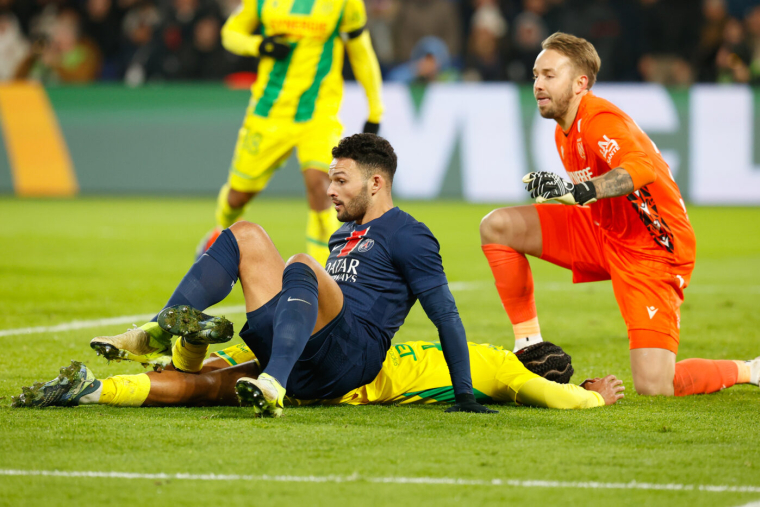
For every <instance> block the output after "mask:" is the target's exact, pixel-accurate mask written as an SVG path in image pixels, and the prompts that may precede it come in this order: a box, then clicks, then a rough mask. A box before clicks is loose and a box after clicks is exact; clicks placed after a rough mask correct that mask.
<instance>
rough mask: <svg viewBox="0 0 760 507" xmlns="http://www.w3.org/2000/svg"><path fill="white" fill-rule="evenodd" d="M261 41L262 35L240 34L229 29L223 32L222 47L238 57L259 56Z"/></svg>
mask: <svg viewBox="0 0 760 507" xmlns="http://www.w3.org/2000/svg"><path fill="white" fill-rule="evenodd" d="M261 41H262V37H261V35H250V34H245V33H240V32H238V31H236V30H233V29H229V28H227V27H225V29H223V30H222V46H224V49H226V50H227V51H229V52H230V53H234V54H236V55H240V56H259V46H260V45H261Z"/></svg>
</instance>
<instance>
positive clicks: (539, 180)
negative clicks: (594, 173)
mask: <svg viewBox="0 0 760 507" xmlns="http://www.w3.org/2000/svg"><path fill="white" fill-rule="evenodd" d="M522 180H523V183H525V190H527V191H528V192H530V196H531V197H532V198H534V199H535V200H536V202H538V203H542V202H546V201H557V202H561V203H562V204H580V205H585V204H590V203H592V202H596V188H595V187H594V184H593V183H591V182H590V181H587V182H585V183H579V184H578V185H574V184H573V183H572V182H570V181H567V180H563V179H562V178H560V177H559V175H557V174H554V173H551V172H548V171H539V172H534V173H528V174H526V175H525V176H523V179H522Z"/></svg>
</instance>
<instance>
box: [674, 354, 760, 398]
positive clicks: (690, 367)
mask: <svg viewBox="0 0 760 507" xmlns="http://www.w3.org/2000/svg"><path fill="white" fill-rule="evenodd" d="M739 363H743V362H742V361H726V360H711V359H684V360H683V361H679V362H677V363H676V375H675V377H674V378H673V388H674V390H675V395H676V396H688V395H690V394H708V393H714V392H716V391H720V390H721V389H726V388H728V387H731V386H732V385H734V384H737V383H746V382H749V375H748V374H746V373H747V372H744V371H740V370H741V368H740V365H739ZM744 366H745V367H746V368H747V369H749V367H748V366H747V365H746V364H744ZM740 374H744V375H741V377H740ZM745 376H746V379H745ZM740 381H742V382H740Z"/></svg>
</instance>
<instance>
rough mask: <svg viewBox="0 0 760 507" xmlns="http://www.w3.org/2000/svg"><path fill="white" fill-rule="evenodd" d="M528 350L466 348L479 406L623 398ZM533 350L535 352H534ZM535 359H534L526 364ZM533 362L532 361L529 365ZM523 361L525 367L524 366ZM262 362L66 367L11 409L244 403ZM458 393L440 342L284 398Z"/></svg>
mask: <svg viewBox="0 0 760 507" xmlns="http://www.w3.org/2000/svg"><path fill="white" fill-rule="evenodd" d="M532 348H537V349H536V350H534V351H531V350H530V349H531V348H527V349H523V350H524V351H526V352H524V353H523V354H522V355H520V356H518V355H515V354H514V353H512V352H510V351H507V350H504V349H503V348H501V347H495V346H492V345H489V344H476V343H468V349H469V355H470V369H471V371H472V383H473V392H474V394H475V397H476V399H477V400H478V401H480V402H481V403H506V402H517V403H519V404H522V405H530V406H535V407H546V408H562V409H577V408H593V407H600V406H603V405H605V404H606V405H612V404H614V403H615V402H616V401H617V400H619V399H620V398H622V397H623V390H624V388H623V386H622V382H621V381H620V380H618V379H616V378H615V376H614V375H609V376H607V377H605V378H603V379H599V378H596V379H590V380H587V381H585V382H584V383H583V384H582V385H580V386H578V385H574V384H567V383H564V384H562V383H558V382H553V381H550V380H547V378H544V377H543V376H539V375H538V374H536V373H533V372H531V371H530V370H528V368H527V367H526V366H529V367H531V368H532V369H533V370H534V371H540V372H541V373H542V374H543V375H545V376H546V377H549V378H557V379H558V380H561V381H564V382H567V381H568V380H569V379H570V376H571V375H572V366H571V364H570V362H569V360H570V358H569V356H567V355H566V354H564V352H562V349H560V348H559V347H556V346H555V345H552V344H550V343H546V344H545V345H544V344H538V345H534V346H533V347H532ZM531 352H536V353H535V354H531ZM528 356H530V359H527V358H528ZM526 359H527V360H526ZM523 361H524V362H525V364H523ZM260 371H261V367H260V365H259V362H258V360H257V359H256V357H255V356H254V355H253V353H252V352H251V351H250V349H249V348H248V347H247V346H246V345H243V344H241V345H235V346H232V347H228V348H226V349H224V350H221V351H218V352H215V353H213V354H211V358H209V359H207V360H206V363H205V364H204V367H203V369H202V370H201V372H200V374H190V373H184V372H180V371H176V370H164V371H162V372H150V373H140V374H138V375H117V376H115V377H109V378H107V379H103V380H97V379H95V376H94V375H93V374H92V372H91V371H90V370H89V369H88V368H87V367H86V366H84V365H83V364H81V363H77V362H75V361H72V365H71V366H69V367H66V368H62V369H61V375H59V376H58V377H57V378H56V379H53V380H51V381H50V382H48V383H47V384H44V385H43V384H36V385H35V386H34V387H32V388H24V392H23V394H22V395H21V396H19V397H17V398H14V400H13V406H17V407H23V406H48V405H58V406H72V405H84V404H104V405H112V406H129V407H137V406H167V405H196V406H198V405H204V406H207V405H238V398H237V396H236V393H235V382H236V381H237V379H239V378H240V377H243V376H253V377H256V376H258V374H259V373H260ZM453 401H454V389H453V387H452V385H451V376H450V375H449V369H448V366H447V364H446V361H445V359H444V357H443V352H442V351H441V345H440V344H439V343H428V342H423V341H416V342H406V343H398V344H395V345H393V346H392V347H391V349H390V350H389V351H388V354H387V356H386V359H385V362H384V363H383V367H382V369H381V370H380V373H379V374H378V376H377V377H376V378H375V380H373V381H372V382H370V383H369V384H367V385H364V386H362V387H359V388H357V389H354V390H353V391H351V392H349V393H347V394H346V395H344V396H343V397H341V398H337V399H333V400H318V401H303V400H295V399H290V398H286V403H290V405H309V404H316V403H318V404H323V405H338V404H347V405H372V404H390V403H398V404H408V403H438V402H453Z"/></svg>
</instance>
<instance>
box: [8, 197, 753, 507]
mask: <svg viewBox="0 0 760 507" xmlns="http://www.w3.org/2000/svg"><path fill="white" fill-rule="evenodd" d="M397 204H399V205H400V207H401V208H402V209H404V210H406V211H408V212H410V213H411V214H413V215H414V216H415V217H416V218H417V219H419V220H421V221H423V222H425V223H426V224H427V225H428V226H429V227H430V229H431V230H432V231H433V233H434V234H435V235H436V236H437V237H438V239H439V241H440V243H441V253H442V255H443V263H444V268H445V270H446V273H447V275H448V278H449V281H450V282H451V285H452V290H453V293H454V296H455V297H456V300H457V305H458V307H459V310H460V312H461V315H462V319H463V321H464V324H465V327H466V329H467V335H468V339H469V340H470V341H474V342H490V343H493V344H498V345H505V346H507V347H509V348H511V345H512V341H513V339H512V332H511V326H510V325H509V321H508V319H507V317H506V314H505V312H504V310H503V309H502V308H501V304H500V302H499V300H498V297H497V294H496V290H495V288H494V287H493V282H492V279H491V274H490V270H489V268H488V265H487V263H486V261H485V258H484V256H483V254H482V253H481V251H480V243H479V235H478V223H479V221H480V219H481V218H482V217H483V215H485V214H486V213H487V212H488V211H490V210H491V209H493V207H494V206H488V205H471V204H464V203H460V202H444V201H438V202H429V203H417V202H409V203H397ZM213 207H214V202H213V200H212V199H210V198H194V199H160V198H147V199H136V198H81V199H76V200H20V199H12V198H8V197H6V198H2V199H0V217H2V221H1V222H0V245H1V246H2V250H1V251H0V308H1V309H2V311H1V312H0V345H1V346H2V354H0V428H1V429H0V505H13V506H16V505H68V504H73V503H76V504H77V505H81V506H89V505H104V504H109V505H143V504H149V505H152V506H161V505H173V504H178V505H195V506H202V505H216V504H223V505H227V506H233V505H246V506H251V505H264V504H267V505H283V504H289V505H387V504H394V505H397V506H400V505H420V504H433V503H434V504H436V505H439V506H443V505H458V506H459V505H486V504H507V503H509V504H515V505H589V506H608V505H616V506H617V505H631V506H633V505H637V506H638V505H668V506H669V507H670V506H677V505H688V506H690V507H696V506H740V505H741V506H744V505H760V503H758V502H760V389H758V388H757V387H755V386H751V385H743V386H736V387H734V388H731V389H728V390H725V391H722V392H720V393H716V394H712V395H704V396H693V397H689V398H680V399H674V398H663V397H654V398H647V397H640V396H637V395H636V394H635V393H634V392H633V384H632V381H631V375H630V367H629V364H628V341H627V337H626V332H625V325H624V323H623V320H622V318H621V316H620V313H619V311H618V309H617V306H616V304H615V300H614V297H613V295H612V289H611V286H610V284H609V282H603V283H595V284H584V285H575V286H574V285H572V283H571V275H570V273H569V272H567V271H564V270H562V269H560V268H556V267H554V266H551V265H548V264H547V263H544V262H541V261H536V260H532V261H531V265H532V267H533V274H534V277H535V281H536V300H537V305H538V312H539V318H540V320H541V326H542V334H543V336H544V338H545V339H547V340H550V341H553V342H555V343H557V344H559V345H561V346H562V347H563V348H565V350H566V351H567V352H569V353H570V354H571V355H572V357H573V363H574V366H575V371H576V374H575V376H574V377H573V382H575V383H579V382H580V381H582V380H583V379H584V378H587V377H592V376H601V375H603V374H607V373H614V374H616V375H618V376H619V377H620V378H622V379H623V380H624V382H625V384H626V387H627V394H626V398H625V399H623V400H622V401H621V402H620V403H619V404H618V405H616V406H613V407H605V408H597V409H592V410H583V411H559V410H548V409H536V408H528V407H520V406H514V405H503V406H499V407H496V406H494V407H493V408H498V409H499V410H500V413H499V414H496V415H490V416H488V415H475V414H446V413H444V412H443V407H441V406H436V405H428V406H403V407H402V406H383V407H303V408H293V409H286V411H285V416H284V417H283V418H281V419H279V420H273V419H256V418H254V417H253V412H252V410H250V409H242V408H232V407H222V408H146V409H142V408H111V407H104V406H89V407H80V408H67V409H63V408H49V409H39V410H32V409H10V408H9V405H10V401H11V400H10V397H11V396H12V395H16V394H19V393H20V389H21V386H25V385H30V384H31V383H33V382H35V381H46V380H49V379H51V378H53V377H54V376H55V375H56V374H57V372H58V369H59V368H60V367H61V366H64V365H67V364H68V363H69V361H70V360H71V359H77V360H81V361H84V362H85V363H86V364H88V366H90V367H91V369H92V370H93V371H94V372H95V373H96V374H97V375H98V377H101V378H103V377H106V376H108V375H114V374H122V373H138V372H141V371H143V369H142V367H141V366H139V365H137V364H134V363H111V364H107V363H106V362H105V361H104V360H102V359H101V358H98V357H96V356H95V354H94V352H93V351H92V350H91V349H90V348H89V346H88V342H89V340H90V339H91V338H92V337H94V336H99V335H111V334H116V333H120V332H122V331H124V330H125V329H126V328H127V327H129V326H131V325H132V324H133V323H134V324H137V325H139V324H141V323H142V322H143V321H144V320H146V317H147V316H149V315H151V314H153V313H155V312H156V311H157V310H159V309H160V308H161V307H162V305H163V303H164V302H165V301H166V300H167V299H168V297H169V295H170V294H171V292H172V290H173V289H174V287H175V285H176V283H177V282H178V281H179V280H180V279H181V277H182V276H183V274H184V273H185V271H186V270H187V268H188V267H189V266H190V264H191V263H192V260H193V252H194V249H195V247H196V244H197V243H198V240H199V239H200V237H201V236H202V235H203V234H204V233H205V232H206V231H207V230H208V229H209V228H210V227H211V226H212V225H213V218H212V214H213ZM689 213H690V217H691V220H692V223H693V225H694V228H695V230H696V233H697V265H696V270H695V272H694V276H693V278H692V282H691V286H690V287H689V288H688V289H687V290H686V302H685V303H684V305H683V307H682V316H681V317H682V318H681V347H680V351H679V358H688V357H706V358H714V359H751V358H754V357H755V356H757V355H760V329H759V328H760V235H759V234H758V232H759V231H760V227H759V226H758V223H760V208H699V207H695V206H692V207H690V208H689ZM305 215H306V214H305V203H304V202H303V201H301V200H275V199H261V200H259V201H257V202H255V203H254V205H253V206H252V207H251V208H250V209H249V210H248V212H247V214H246V216H245V218H247V219H249V220H252V221H256V222H258V223H261V224H262V225H263V226H264V227H265V228H266V229H267V231H268V232H269V234H270V235H271V237H272V239H273V240H274V241H275V243H276V245H277V246H278V248H279V250H280V253H281V254H282V255H283V256H284V257H286V258H287V257H288V256H290V255H292V254H294V253H297V252H300V251H302V250H303V245H304V228H305ZM238 287H239V286H238ZM238 287H236V288H235V289H234V290H233V292H232V294H231V295H230V296H229V297H228V298H227V299H226V300H225V301H224V302H222V303H220V305H219V307H224V308H225V309H224V311H225V314H226V315H227V316H228V317H229V318H230V319H231V320H233V322H234V323H235V329H236V330H239V329H240V328H241V327H242V324H243V323H244V319H245V314H244V312H243V310H242V306H241V305H242V304H243V297H242V292H241V290H240V289H239V288H238ZM210 313H214V310H213V309H212V310H211V311H210ZM238 340H239V339H236V340H235V342H237V341H238ZM407 340H429V341H437V333H436V331H435V328H434V327H433V325H432V324H431V323H430V322H429V321H428V320H427V318H426V317H425V315H424V313H423V312H422V310H421V309H420V308H419V305H417V306H415V308H414V309H413V310H412V312H411V314H410V315H409V318H408V319H407V322H406V324H405V325H404V326H403V327H402V328H401V330H400V331H399V333H398V334H397V335H396V338H395V341H396V342H399V341H407ZM219 348H221V347H219ZM212 350H213V349H212Z"/></svg>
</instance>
